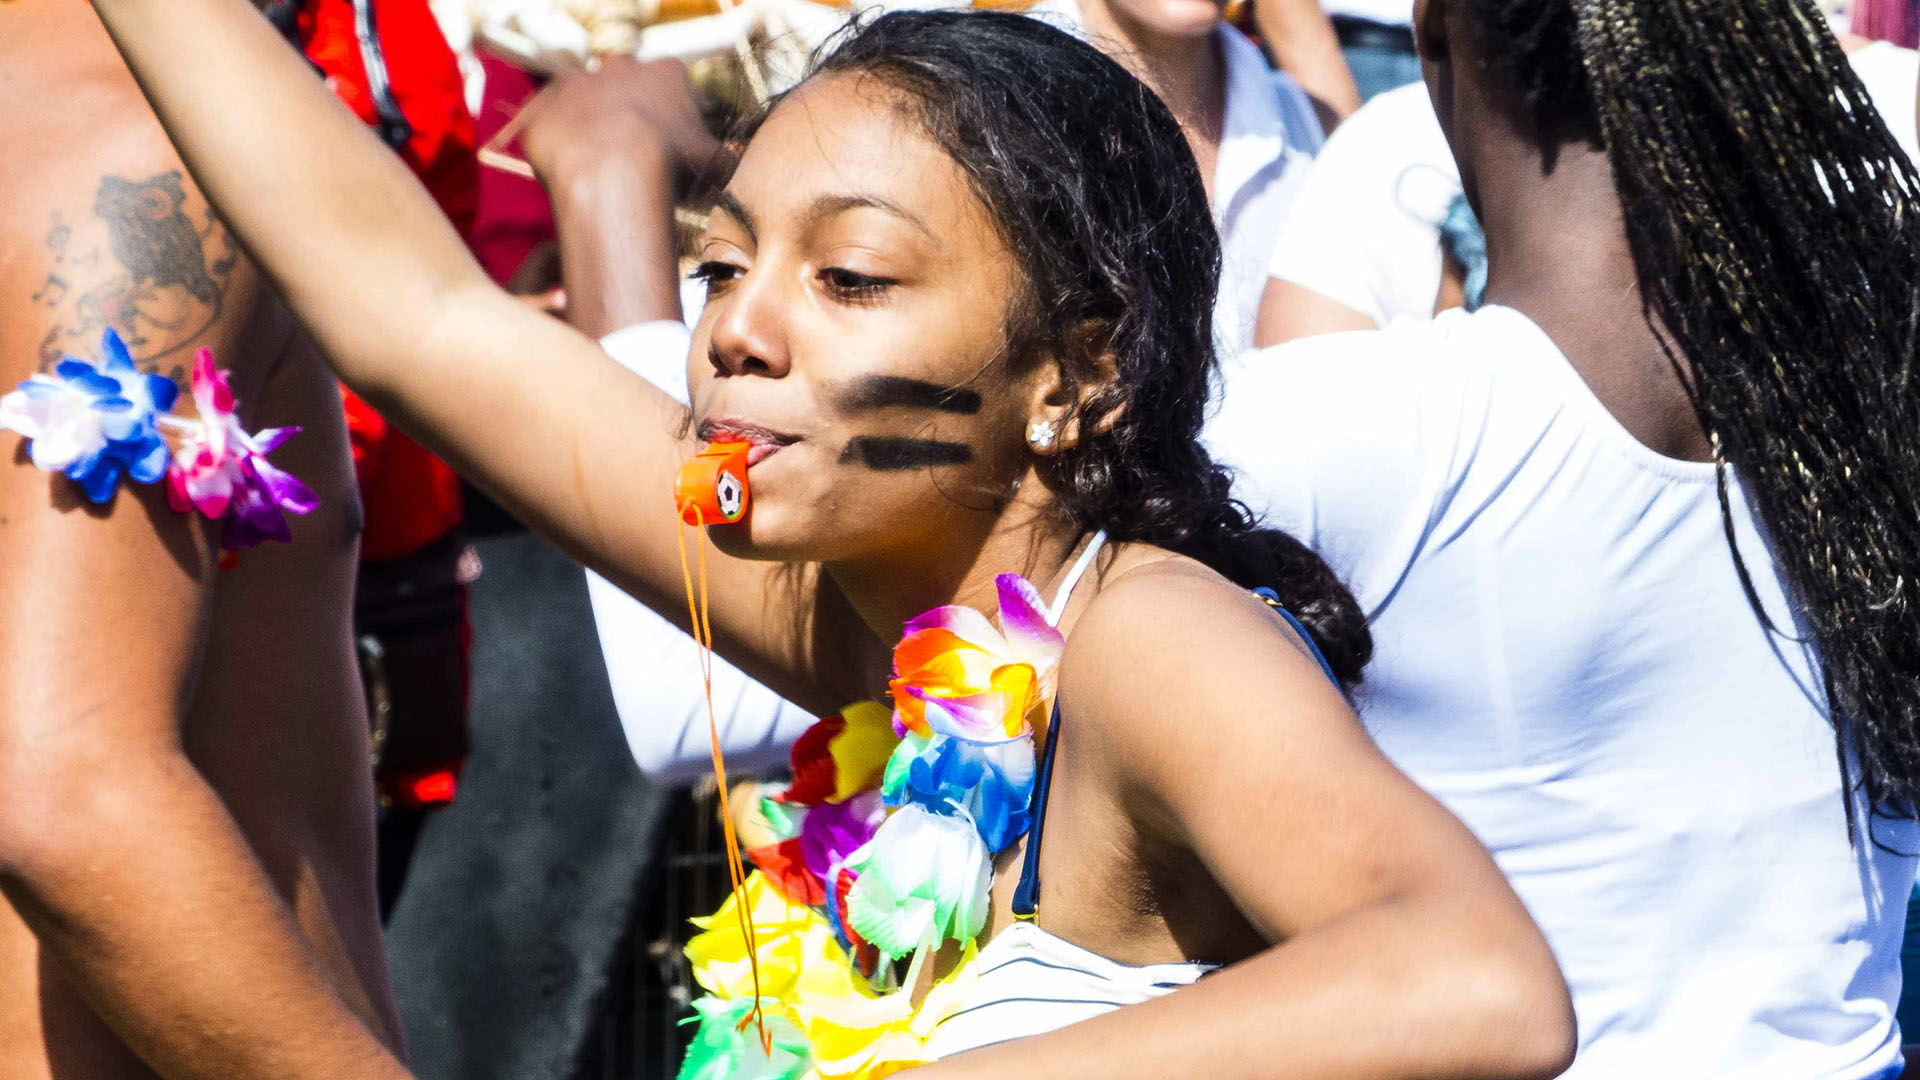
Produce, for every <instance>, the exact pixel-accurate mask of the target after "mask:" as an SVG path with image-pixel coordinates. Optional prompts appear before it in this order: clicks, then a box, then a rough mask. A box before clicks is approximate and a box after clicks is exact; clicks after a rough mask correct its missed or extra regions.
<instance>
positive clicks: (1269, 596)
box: [1253, 585, 1340, 689]
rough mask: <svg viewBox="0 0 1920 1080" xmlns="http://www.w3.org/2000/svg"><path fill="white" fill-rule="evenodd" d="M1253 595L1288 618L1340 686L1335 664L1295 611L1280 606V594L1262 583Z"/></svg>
mask: <svg viewBox="0 0 1920 1080" xmlns="http://www.w3.org/2000/svg"><path fill="white" fill-rule="evenodd" d="M1253 595H1255V596H1258V597H1259V598H1260V599H1262V600H1265V601H1266V602H1267V606H1268V607H1270V608H1272V609H1273V610H1275V611H1277V612H1279V613H1280V617H1281V618H1283V619H1285V620H1287V625H1288V626H1291V627H1293V632H1294V633H1296V634H1299V635H1300V640H1301V641H1304V642H1306V643H1307V648H1309V649H1311V650H1313V658H1314V659H1315V660H1318V661H1320V670H1321V671H1323V672H1326V675H1327V680H1328V681H1329V682H1331V683H1333V685H1334V688H1335V689H1338V688H1339V686H1340V676H1338V675H1335V674H1334V673H1333V665H1332V664H1329V663H1327V656H1326V654H1325V653H1323V652H1321V651H1320V645H1319V643H1317V642H1315V641H1314V640H1313V635H1312V634H1309V633H1307V628H1306V627H1305V626H1303V625H1301V623H1300V620H1299V619H1296V618H1294V617H1293V612H1291V611H1288V610H1287V609H1286V608H1283V607H1281V606H1280V594H1279V593H1277V592H1274V591H1273V590H1272V589H1269V588H1267V587H1266V586H1265V585H1262V586H1260V587H1259V588H1257V589H1255V590H1253Z"/></svg>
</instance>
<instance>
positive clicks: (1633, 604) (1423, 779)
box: [1208, 307, 1920, 1080]
mask: <svg viewBox="0 0 1920 1080" xmlns="http://www.w3.org/2000/svg"><path fill="white" fill-rule="evenodd" d="M1227 385H1228V390H1229V392H1228V393H1227V395H1226V400H1225V405H1224V407H1223V410H1222V412H1221V414H1220V416H1219V417H1218V419H1217V420H1216V422H1215V423H1214V425H1213V426H1212V428H1211V429H1210V430H1209V432H1208V435H1209V438H1210V439H1211V440H1213V441H1214V442H1216V443H1217V444H1218V446H1219V447H1220V448H1222V449H1225V450H1227V451H1228V452H1227V453H1224V454H1221V455H1220V456H1221V457H1222V458H1223V460H1225V461H1227V462H1228V463H1229V464H1231V465H1233V466H1235V467H1236V468H1237V469H1238V470H1239V473H1240V477H1239V484H1238V491H1237V493H1238V494H1239V495H1240V496H1241V497H1242V498H1244V499H1246V500H1247V501H1248V502H1249V504H1250V505H1252V506H1253V507H1254V509H1255V510H1256V511H1262V512H1265V513H1266V514H1267V515H1268V517H1269V520H1271V521H1272V522H1273V523H1274V524H1275V525H1278V526H1280V527H1283V528H1286V529H1288V530H1290V531H1292V532H1293V533H1294V534H1295V535H1296V536H1298V537H1299V538H1300V539H1301V540H1303V541H1305V542H1306V543H1308V544H1310V545H1311V546H1312V547H1314V548H1315V549H1316V550H1318V551H1320V552H1321V553H1322V554H1323V555H1324V556H1325V557H1326V558H1327V559H1328V560H1329V562H1330V563H1331V564H1332V565H1333V567H1334V569H1335V570H1336V571H1337V572H1338V573H1339V574H1340V575H1341V576H1342V577H1343V578H1345V579H1346V580H1347V581H1348V582H1349V583H1350V584H1351V586H1352V588H1353V590H1354V592H1355V595H1356V596H1357V597H1358V598H1359V600H1360V603H1361V604H1362V606H1363V607H1364V608H1365V609H1366V610H1367V611H1368V613H1369V616H1370V618H1371V619H1372V627H1373V634H1374V641H1375V644H1376V652H1375V658H1374V660H1373V663H1372V665H1371V666H1370V667H1369V668H1368V670H1367V672H1366V683H1365V684H1364V685H1363V687H1362V688H1361V689H1360V691H1359V692H1358V697H1357V699H1356V704H1357V706H1358V707H1359V709H1360V713H1361V716H1362V718H1363V719H1364V721H1365V723H1366V725H1367V728H1368V730H1369V731H1370V732H1372V734H1373V736H1374V738H1375V739H1376V740H1377V741H1378V743H1379V745H1380V746H1381V748H1382V749H1383V750H1384V751H1385V752H1386V753H1387V755H1388V756H1389V757H1390V758H1391V759H1392V760H1393V761H1394V762H1395V763H1396V764H1397V765H1398V766H1399V767H1400V768H1401V769H1403V770H1404V771H1405V772H1406V773H1407V774H1408V775H1409V776H1411V777H1412V778H1413V779H1414V780H1415V781H1416V782H1417V783H1419V784H1420V785H1421V786H1422V787H1424V788H1426V789H1427V790H1428V791H1430V792H1432V793H1433V794H1434V795H1435V796H1437V797H1438V798H1439V799H1440V800H1441V801H1442V802H1444V803H1445V804H1446V805H1447V806H1448V807H1449V808H1450V809H1451V810H1452V811H1453V812H1454V813H1456V814H1457V815H1459V817H1460V818H1461V819H1462V820H1463V821H1465V822H1466V823H1467V825H1468V826H1469V827H1471V828H1472V829H1473V830H1474V832H1475V833H1477V834H1478V835H1479V837H1480V839H1481V840H1482V841H1483V842H1484V843H1485V844H1486V845H1487V847H1488V848H1489V849H1490V850H1491V851H1492V852H1493V855H1494V857H1495V859H1496V860H1497V861H1498V862H1499V864H1500V866H1501V868H1502V869H1503V870H1504V871H1505V872H1506V873H1507V875H1508V877H1509V878H1510V879H1511V881H1512V882H1513V885H1514V887H1515V889H1516V890H1517V891H1518V892H1519V894H1520V896H1521V898H1522V899H1523V900H1525V901H1526V903H1527V906H1528V908H1529V909H1530V910H1531V911H1532V913H1533V916H1534V918H1535V920H1537V921H1538V923H1539V924H1540V927H1541V929H1542V930H1543V931H1545V933H1546V935H1547V938H1548V940H1549V941H1550V942H1551V944H1552V946H1553V949H1554V952H1555V954H1556V955H1557V956H1558V958H1559V960H1560V964H1561V966H1562V968H1563V970H1564V971H1565V973H1566V976H1567V980H1568V982H1569V984H1570V985H1571V987H1572V989H1573V998H1574V1006H1575V1010H1576V1012H1577V1014H1578V1018H1579V1032H1580V1054H1579V1057H1578V1058H1577V1059H1576V1062H1575V1064H1574V1066H1573V1068H1572V1070H1570V1071H1569V1072H1568V1073H1567V1074H1566V1076H1567V1077H1569V1078H1573V1080H1618V1078H1620V1077H1682V1076H1688V1077H1693V1076H1699V1077H1742V1078H1776V1077H1777V1078H1781V1080H1787V1078H1792V1080H1808V1078H1813V1077H1836V1078H1838V1077H1844V1078H1862V1077H1874V1078H1879V1077H1882V1076H1890V1075H1897V1074H1898V1072H1899V1061H1900V1038H1899V1031H1898V1028H1897V1025H1896V1023H1895V1021H1894V1019H1893V1015H1894V1006H1895V1003H1896V1001H1897V1000H1898V998H1899V994H1900V966H1899V959H1900V940H1901V933H1902V929H1903V925H1904V922H1905V916H1906V898H1907V893H1908V890H1909V889H1910V888H1911V887H1912V885H1913V880H1914V860H1912V859H1910V858H1905V857H1901V856H1897V855H1894V854H1890V853H1888V852H1886V851H1883V850H1880V849H1878V848H1874V847H1872V846H1863V847H1853V846H1850V845H1849V843H1848V839H1847V831H1846V821H1845V811H1844V807H1843V804H1842V802H1841V795H1840V777H1839V769H1838V766H1837V764H1836V762H1835V758H1834V745H1833V736H1832V731H1831V728H1830V727H1829V725H1828V721H1827V716H1826V709H1825V700H1824V697H1823V696H1822V694H1821V692H1820V687H1819V680H1818V678H1817V676H1816V674H1815V665H1814V663H1813V661H1812V658H1811V657H1810V656H1809V654H1808V652H1807V651H1806V650H1805V649H1803V648H1802V647H1800V646H1796V645H1795V644H1794V643H1793V642H1791V641H1789V640H1786V639H1784V638H1780V637H1776V636H1773V635H1770V634H1769V633H1768V632H1767V631H1766V630H1765V629H1764V628H1763V626H1762V624H1761V622H1760V620H1759V619H1758V617H1757V616H1756V615H1755V613H1754V611H1753V610H1752V609H1751V608H1750V607H1749V605H1748V601H1747V598H1746V595H1745V594H1744V592H1743V591H1742V589H1741V585H1740V582H1739V580H1738V577H1737V575H1736V573H1735V570H1734V564H1733V561H1732V556H1731V554H1730V552H1729V549H1728V546H1727V541H1726V537H1725V534H1724V532H1723V530H1722V525H1721V516H1720V509H1719V502H1718V499H1717V497H1716V495H1715V483H1714V471H1713V468H1712V466H1711V465H1706V464H1697V463H1690V462H1684V461H1677V460H1674V459H1670V458H1666V457H1662V456H1660V455H1658V454H1655V453H1654V452H1653V451H1651V450H1649V449H1648V448H1646V447H1645V446H1644V445H1642V444H1641V443H1639V442H1638V441H1636V440H1635V439H1634V438H1633V437H1632V436H1631V435H1629V434H1628V433H1627V431H1626V430H1625V429H1624V428H1623V427H1621V426H1620V424H1619V423H1618V422H1617V421H1616V420H1615V419H1614V418H1613V416H1612V415H1611V414H1610V413H1608V412H1607V411H1606V409H1605V408H1604V407H1603V406H1602V405H1601V404H1600V403H1599V401H1598V400H1597V399H1596V398H1594V396H1593V395H1592V393H1591V392H1590V391H1589V390H1588V388H1587V386H1586V384H1585V382H1584V381H1583V380H1582V379H1581V378H1580V377H1579V375H1578V374H1576V373H1575V371H1574V370H1573V368H1572V367H1571V366H1570V365H1569V364H1568V362H1567V360H1566V359H1565V357H1564V355H1563V354H1562V353H1561V352H1560V351H1559V350H1558V349H1557V348H1556V347H1555V346H1554V344H1553V343H1552V342H1551V341H1550V340H1549V339H1548V338H1547V336H1546V335H1545V334H1544V333H1543V332H1542V331H1541V330H1540V329H1539V328H1538V327H1537V326H1536V325H1535V324H1534V323H1533V322H1532V321H1531V320H1529V319H1528V318H1527V317H1526V316H1524V315H1522V314H1520V313H1518V312H1516V311H1513V310H1511V309H1508V308H1501V307H1488V308H1486V309H1483V310H1482V311H1480V312H1478V313H1477V314H1472V315H1469V314H1467V313H1465V312H1463V311H1452V312H1448V313H1446V314H1444V315H1442V316H1440V317H1439V318H1438V319H1437V320H1434V321H1430V322H1424V323H1420V322H1401V323H1398V324H1396V325H1394V326H1392V327H1389V328H1387V329H1385V330H1380V331H1370V332H1364V333H1355V334H1337V335H1326V336H1322V337H1317V338H1311V339H1307V340H1304V341H1299V342H1294V343H1292V344H1290V345H1285V346H1281V347H1279V348H1276V349H1272V350H1267V351H1263V352H1255V353H1249V354H1247V355H1246V356H1244V357H1241V358H1239V359H1237V360H1235V361H1233V362H1231V363H1230V365H1229V371H1228V373H1227ZM1218 452H1219V451H1218V450H1216V453H1218ZM1730 494H1731V498H1732V502H1733V505H1734V506H1735V508H1736V513H1735V524H1736V535H1737V536H1738V539H1739V548H1740V551H1741V553H1742V555H1743V556H1744V557H1745V559H1746V563H1747V566H1748V568H1749V569H1750V570H1751V571H1752V575H1753V582H1754V586H1755V588H1756V590H1757V591H1758V594H1759V596H1760V598H1761V600H1762V602H1763V605H1764V606H1765V608H1766V610H1767V611H1768V612H1769V613H1770V614H1771V616H1772V617H1773V619H1774V620H1775V622H1776V624H1778V625H1781V626H1784V627H1787V628H1792V627H1793V626H1794V622H1793V620H1792V619H1791V618H1790V617H1789V612H1788V609H1787V607H1786V604H1785V602H1784V600H1783V594H1782V590H1781V586H1780V582H1779V580H1778V579H1777V577H1776V575H1775V573H1774V570H1773V566H1772V563H1771V561H1770V559H1769V557H1768V554H1767V549H1766V547H1765V546H1764V545H1763V544H1762V542H1761V540H1760V538H1759V536H1758V534H1757V533H1756V531H1755V525H1754V521H1753V519H1752V517H1751V515H1750V514H1749V513H1748V512H1747V509H1746V504H1745V501H1744V498H1743V496H1742V495H1741V493H1740V491H1739V489H1738V487H1737V485H1736V486H1735V487H1734V488H1733V490H1732V491H1731V493H1730ZM1874 827H1875V830H1876V835H1877V836H1878V837H1879V839H1880V840H1882V841H1883V842H1886V843H1888V844H1890V845H1891V846H1892V847H1894V848H1895V849H1898V850H1903V851H1913V850H1914V849H1915V841H1916V838H1920V830H1916V829H1915V828H1914V827H1913V826H1912V825H1911V823H1896V822H1887V821H1878V822H1876V824H1875V826H1874Z"/></svg>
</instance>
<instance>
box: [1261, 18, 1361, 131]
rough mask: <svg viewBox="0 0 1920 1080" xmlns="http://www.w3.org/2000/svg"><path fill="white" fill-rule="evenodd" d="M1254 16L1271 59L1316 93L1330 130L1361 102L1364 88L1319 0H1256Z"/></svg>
mask: <svg viewBox="0 0 1920 1080" xmlns="http://www.w3.org/2000/svg"><path fill="white" fill-rule="evenodd" d="M1253 20H1254V23H1255V24H1256V25H1257V26H1258V27H1259V28H1260V39H1261V41H1262V42H1263V43H1264V44H1265V45H1266V47H1267V52H1268V53H1270V54H1271V55H1272V56H1273V62H1274V63H1275V64H1276V65H1278V66H1279V68H1280V69H1281V70H1282V71H1285V72H1287V73H1288V74H1290V75H1292V76H1293V77H1294V79H1295V80H1297V81H1298V82H1299V83H1300V86H1301V87H1302V88H1303V89H1304V90H1306V92H1307V93H1308V94H1309V95H1310V96H1312V98H1313V100H1314V103H1315V104H1317V105H1318V106H1319V107H1320V109H1321V110H1322V116H1321V123H1322V124H1324V125H1325V126H1326V129H1327V130H1328V131H1332V130H1333V127H1334V125H1335V124H1337V123H1339V122H1340V121H1341V120H1345V119H1346V118H1347V117H1348V116H1350V115H1352V114H1353V110H1355V109H1357V108H1359V107H1360V88H1359V86H1358V85H1356V84H1355V83H1354V81H1353V72H1352V71H1350V70H1348V68H1347V58H1346V54H1344V53H1342V52H1341V51H1340V39H1339V38H1338V37H1336V36H1334V32H1333V23H1332V21H1331V20H1329V19H1328V18H1327V13H1326V12H1324V11H1322V10H1320V0H1254V4H1253ZM1327 114H1331V115H1327Z"/></svg>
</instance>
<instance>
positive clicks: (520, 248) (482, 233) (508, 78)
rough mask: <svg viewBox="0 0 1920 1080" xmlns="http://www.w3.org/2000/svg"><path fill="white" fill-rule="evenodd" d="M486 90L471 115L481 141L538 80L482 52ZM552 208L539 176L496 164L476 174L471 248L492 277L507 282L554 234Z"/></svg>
mask: <svg viewBox="0 0 1920 1080" xmlns="http://www.w3.org/2000/svg"><path fill="white" fill-rule="evenodd" d="M480 62H481V64H482V65H483V66H484V67H485V68H486V71H487V89H486V93H485V95H484V96H483V98H482V100H481V103H480V113H479V115H478V116H477V117H475V119H474V129H475V133H476V134H477V135H478V136H479V139H480V144H481V145H482V146H484V145H486V143H487V140H489V139H491V138H493V136H494V134H495V133H496V132H498V131H499V130H500V129H501V128H503V127H505V126H507V122H508V121H510V120H512V119H513V118H514V117H515V116H517V115H519V112H520V108H521V106H523V105H525V104H526V103H527V99H529V98H531V97H532V96H533V95H534V94H535V93H537V92H539V90H540V83H539V82H538V81H537V80H535V79H534V77H533V76H531V75H529V74H527V73H526V72H524V71H521V70H520V69H519V68H516V67H514V66H513V65H511V64H508V63H505V62H504V61H501V60H497V59H494V58H493V57H491V56H482V57H481V58H480ZM554 235H555V234H554V227H553V207H552V204H551V203H549V202H548V201H547V192H546V189H544V188H542V187H541V186H540V184H539V182H538V181H534V180H529V179H527V178H526V177H524V176H515V175H514V174H512V173H509V172H502V171H501V170H499V169H483V170H481V173H480V213H479V216H478V219H477V220H476V221H475V222H474V227H473V253H474V255H475V256H476V257H478V258H479V260H480V265H481V266H483V267H486V270H487V274H488V276H489V277H492V278H493V280H494V281H496V282H498V283H500V284H501V285H506V284H507V282H508V280H509V279H511V278H512V277H513V272H514V271H515V270H518V269H519V268H520V264H521V263H522V262H524V261H526V258H527V256H528V255H529V254H531V253H532V251H533V249H534V248H536V247H538V246H539V245H541V244H543V243H545V242H547V241H549V240H552V239H553V238H554Z"/></svg>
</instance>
